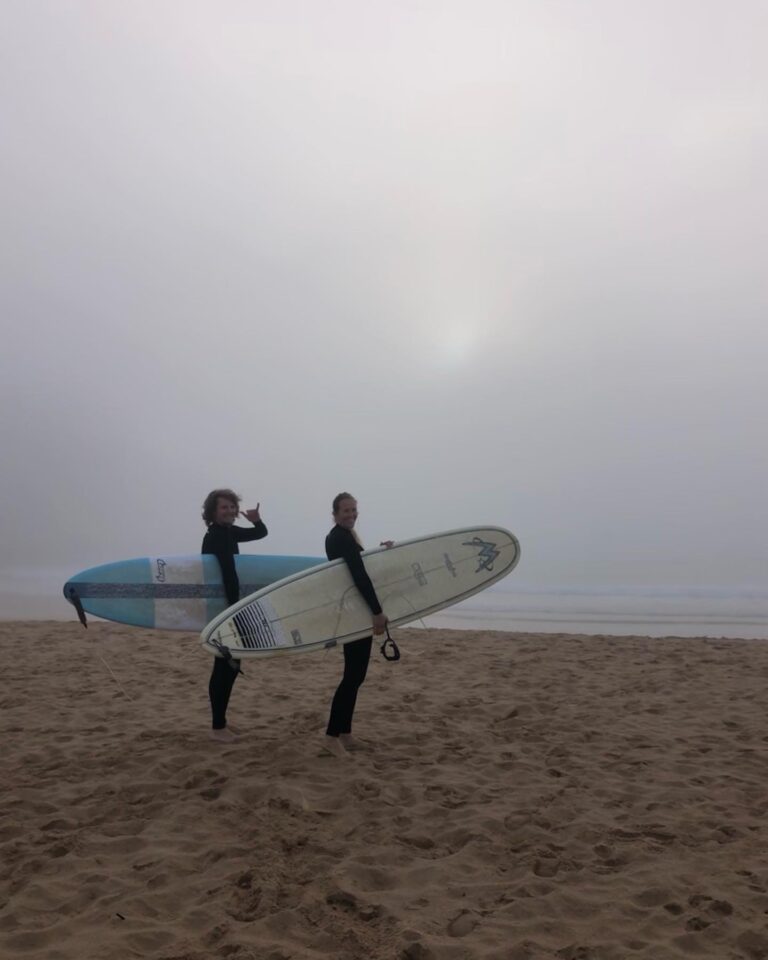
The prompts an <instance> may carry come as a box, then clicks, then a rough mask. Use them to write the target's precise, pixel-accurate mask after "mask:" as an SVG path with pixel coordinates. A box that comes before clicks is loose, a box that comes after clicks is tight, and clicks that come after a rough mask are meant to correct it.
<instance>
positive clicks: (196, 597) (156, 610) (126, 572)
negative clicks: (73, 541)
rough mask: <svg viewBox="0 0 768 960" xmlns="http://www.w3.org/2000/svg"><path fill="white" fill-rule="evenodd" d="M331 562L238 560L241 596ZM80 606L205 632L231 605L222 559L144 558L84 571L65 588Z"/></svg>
mask: <svg viewBox="0 0 768 960" xmlns="http://www.w3.org/2000/svg"><path fill="white" fill-rule="evenodd" d="M320 563H325V558H324V557H292V556H264V555H249V554H243V555H239V556H236V557H235V569H236V570H237V576H238V579H239V580H240V596H242V597H246V596H248V594H250V593H254V592H255V591H257V590H261V589H263V588H264V587H266V586H269V584H271V583H275V582H276V581H277V580H282V579H283V578H284V577H290V576H292V575H293V574H294V573H299V572H300V571H302V570H307V569H308V568H309V567H313V566H316V565H318V564H320ZM64 596H65V597H66V599H67V600H68V601H69V602H70V603H72V604H73V605H74V606H75V607H76V608H78V611H79V610H82V611H83V612H84V613H90V614H92V615H93V616H95V617H101V618H102V619H104V620H113V621H115V622H116V623H126V624H130V625H131V626H135V627H149V628H154V629H157V630H197V631H199V630H202V629H203V627H204V626H205V625H206V624H207V623H209V622H210V621H211V620H212V619H213V618H214V617H216V616H218V615H219V614H220V613H221V612H222V611H224V610H225V609H226V608H227V607H228V606H229V604H228V603H227V599H226V597H225V595H224V584H223V582H222V579H221V568H220V567H219V562H218V560H217V559H216V557H214V556H211V555H200V554H196V555H193V556H183V557H139V558H137V559H134V560H122V561H119V562H117V563H106V564H102V565H101V566H98V567H91V568H90V569H88V570H83V571H82V572H81V573H78V574H77V575H76V576H74V577H72V578H71V579H70V580H68V581H67V582H66V583H65V584H64Z"/></svg>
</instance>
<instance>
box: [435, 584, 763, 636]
mask: <svg viewBox="0 0 768 960" xmlns="http://www.w3.org/2000/svg"><path fill="white" fill-rule="evenodd" d="M423 624H424V625H425V626H427V627H443V628H448V629H457V630H511V631H519V632H526V633H588V634H610V635H613V636H629V635H633V634H634V635H642V636H651V637H669V636H676V637H733V638H736V637H742V638H744V639H768V590H766V589H760V588H758V587H744V588H723V587H717V586H709V587H670V586H657V587H642V588H639V587H631V586H627V587H589V588H587V587H571V586H568V585H563V586H548V587H547V588H546V589H540V588H536V587H533V586H516V587H512V586H507V585H505V584H499V585H498V586H495V587H491V588H489V589H488V590H485V591H484V592H483V593H479V594H476V595H475V596H474V597H470V598H469V599H467V600H465V601H463V602H462V603H460V604H457V605H456V606H454V607H449V608H448V609H446V610H442V611H440V612H439V613H436V614H433V615H432V616H429V617H425V619H424V621H423Z"/></svg>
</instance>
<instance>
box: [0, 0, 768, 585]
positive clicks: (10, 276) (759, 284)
mask: <svg viewBox="0 0 768 960" xmlns="http://www.w3.org/2000/svg"><path fill="white" fill-rule="evenodd" d="M767 29H768V14H766V7H765V5H764V4H763V3H762V2H757V0H755V2H752V0H739V2H736V3H726V2H725V0H722V2H720V0H709V2H708V0H665V2H656V0H652V2H649V3H646V4H643V5H642V6H641V7H640V8H639V7H638V5H637V4H636V3H630V2H622V0H582V2H579V3H573V2H570V0H550V2H547V0H529V2H518V0H505V2H474V0H473V2H471V3H470V2H469V0H466V2H442V0H440V2H438V0H435V2H416V0H413V2H393V0H388V2H370V3H358V2H352V0H336V2H333V0H330V2H325V0H324V2H322V3H316V2H310V0H307V2H303V3H301V2H291V0H287V2H286V0H281V2H258V0H249V2H245V0H243V2H232V0H230V2H222V0H216V2H213V0H211V2H189V0H168V2H157V0H152V2H142V0H139V2H135V0H131V2H127V0H125V2H112V3H108V4H105V3H102V2H97V0H93V2H66V0H61V2H54V0H36V2H34V3H29V2H28V0H18V2H15V0H12V2H6V3H5V4H4V28H3V31H2V34H1V35H0V123H1V124H2V130H3V148H2V150H1V151H0V191H2V211H3V213H2V218H1V222H0V242H1V243H2V256H1V258H0V316H2V324H3V338H2V351H1V353H0V404H1V407H2V416H1V418H0V442H1V443H2V451H3V456H2V462H3V467H2V477H3V479H2V484H1V485H0V516H1V517H2V530H1V531H0V533H1V537H0V539H1V542H2V556H1V557H0V585H1V584H2V583H3V582H4V583H5V585H6V588H7V587H8V584H18V583H19V582H21V580H23V579H24V578H32V577H34V576H35V572H36V571H38V572H39V571H40V570H43V569H50V568H53V567H56V568H62V569H66V570H68V571H69V572H70V573H74V572H76V571H77V570H79V569H81V568H83V567H86V566H91V565H94V564H96V563H102V562H107V561H110V560H117V559H123V558H127V557H132V556H143V555H151V554H156V553H165V554H175V553H193V552H196V551H197V550H198V549H199V546H200V540H201V538H202V534H203V532H204V528H203V525H202V522H201V520H200V516H199V514H200V505H201V503H202V500H203V498H204V496H205V494H206V493H207V492H208V490H210V489H211V488H212V487H215V486H220V485H225V486H233V487H234V488H235V489H236V490H238V491H239V492H240V493H242V494H243V496H244V499H245V505H246V506H255V504H256V502H258V501H260V502H261V505H262V512H263V515H264V519H265V521H266V522H267V524H268V526H269V528H270V536H269V539H268V540H266V541H264V542H263V544H260V545H259V546H258V549H259V550H262V549H263V550H264V551H265V552H270V553H302V554H311V555H320V554H322V552H323V551H322V544H323V538H324V535H325V533H326V532H327V529H328V528H329V526H330V523H331V520H330V501H331V499H332V497H333V496H334V495H335V494H336V493H337V492H339V491H340V490H343V489H347V490H350V491H352V492H353V493H354V494H355V495H356V496H357V497H358V499H359V503H360V511H361V519H360V522H359V529H360V532H361V535H362V537H363V539H364V540H365V541H366V543H367V544H369V545H374V544H375V543H378V541H379V540H380V539H382V538H383V537H385V536H386V537H391V538H394V539H405V538H409V537H413V536H418V535H421V534H424V533H428V532H433V531H438V530H444V529H450V528H453V527H457V526H467V525H472V524H475V523H488V522H490V523H496V524H499V525H502V526H506V527H509V528H510V529H511V530H513V531H514V532H515V533H516V534H517V536H518V537H519V538H520V541H521V543H522V549H523V556H522V561H521V564H520V567H519V569H518V571H516V572H515V574H514V575H513V576H514V577H515V578H517V579H519V580H520V581H521V582H524V583H528V584H531V585H547V584H586V585H589V584H611V583H620V584H640V585H642V584H649V583H650V584H693V585H697V584H725V585H729V584H730V585H745V584H756V585H760V584H764V583H765V577H766V573H768V546H766V543H767V541H768V512H767V511H766V508H765V494H766V489H768V455H767V454H766V414H768V409H767V407H768V401H766V389H765V381H766V373H765V368H766V356H767V355H768V354H767V350H766V348H768V325H767V324H766V306H767V305H768V303H767V301H768V294H767V291H766V278H765V275H766V269H765V263H766V250H767V249H768V244H767V243H766V233H767V232H768V228H767V226H766V225H767V224H768V210H767V209H766V206H767V205H766V198H767V196H768V190H766V175H765V170H766V169H768V149H766V148H767V146H768V135H767V131H768V123H767V122H766V89H767V86H768V66H767V65H766V58H765V55H764V44H765V37H766V35H767V34H766V31H767Z"/></svg>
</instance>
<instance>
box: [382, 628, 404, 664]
mask: <svg viewBox="0 0 768 960" xmlns="http://www.w3.org/2000/svg"><path fill="white" fill-rule="evenodd" d="M384 629H385V630H386V631H387V639H386V640H385V641H384V643H382V645H381V647H380V648H379V649H380V650H381V655H382V657H384V659H385V660H392V661H395V660H399V659H400V648H399V647H398V646H397V644H396V643H395V641H394V640H393V639H392V637H391V635H390V633H389V627H388V626H386V625H385V626H384ZM389 644H391V645H392V652H391V653H388V652H387V646H388V645H389Z"/></svg>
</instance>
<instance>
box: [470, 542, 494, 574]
mask: <svg viewBox="0 0 768 960" xmlns="http://www.w3.org/2000/svg"><path fill="white" fill-rule="evenodd" d="M462 546H463V547H480V550H479V552H478V554H477V558H478V560H479V561H480V563H479V565H478V568H477V570H475V573H480V572H481V571H482V570H488V571H489V572H493V562H494V560H495V559H496V557H498V555H499V551H498V550H497V549H496V544H495V543H489V542H488V541H487V540H481V539H480V537H473V539H472V540H465V541H464V543H463V544H462Z"/></svg>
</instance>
